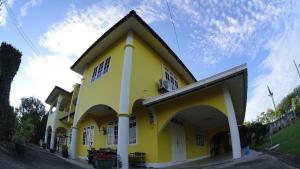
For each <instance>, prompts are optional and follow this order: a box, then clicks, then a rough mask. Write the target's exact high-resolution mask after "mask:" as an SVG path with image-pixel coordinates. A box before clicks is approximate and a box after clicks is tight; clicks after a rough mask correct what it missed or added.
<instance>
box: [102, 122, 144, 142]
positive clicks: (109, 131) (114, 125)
mask: <svg viewBox="0 0 300 169" xmlns="http://www.w3.org/2000/svg"><path fill="white" fill-rule="evenodd" d="M133 120H135V143H130V123H132V121H133ZM118 129H119V126H118V120H116V121H110V122H108V123H107V128H106V145H108V146H115V145H117V144H118ZM128 130H129V135H128V137H129V138H128V140H129V145H136V144H137V142H138V128H137V120H136V116H132V117H131V118H130V119H129V128H128Z"/></svg>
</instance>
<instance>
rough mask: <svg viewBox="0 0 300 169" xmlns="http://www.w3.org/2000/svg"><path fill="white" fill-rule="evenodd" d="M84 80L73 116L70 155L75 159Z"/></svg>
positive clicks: (82, 80)
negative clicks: (77, 118) (78, 115)
mask: <svg viewBox="0 0 300 169" xmlns="http://www.w3.org/2000/svg"><path fill="white" fill-rule="evenodd" d="M85 75H86V71H84V73H83V77H85ZM83 82H84V78H82V79H81V84H80V87H79V91H78V96H77V100H76V107H75V114H74V118H73V127H72V138H71V148H70V157H71V159H74V160H75V159H76V157H77V156H76V153H77V133H78V129H77V121H76V117H77V114H78V111H79V103H80V96H81V91H82V88H83Z"/></svg>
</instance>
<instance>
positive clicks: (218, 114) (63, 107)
mask: <svg viewBox="0 0 300 169" xmlns="http://www.w3.org/2000/svg"><path fill="white" fill-rule="evenodd" d="M71 69H72V70H73V71H75V72H76V73H78V74H80V75H82V82H81V84H76V85H75V86H74V90H73V91H72V92H68V91H65V90H64V89H61V88H59V87H55V88H54V89H53V91H52V92H51V93H50V95H49V97H48V98H47V100H46V103H48V104H49V105H51V108H50V112H49V117H48V122H47V129H46V135H45V142H47V143H48V145H49V147H50V149H54V148H55V147H56V145H60V144H66V145H68V146H69V151H70V154H71V158H73V159H76V158H86V156H87V150H88V149H90V148H91V147H94V148H96V149H98V148H107V147H111V148H114V149H117V153H118V155H120V158H121V162H122V168H128V153H130V152H144V153H146V164H147V166H153V167H165V166H171V165H174V164H179V163H183V162H187V161H193V160H197V159H202V158H207V157H210V156H212V155H215V154H219V153H222V152H224V151H226V150H228V149H229V150H232V154H233V158H240V157H241V144H240V137H239V131H238V125H239V124H242V123H243V121H244V117H245V107H246V98H247V67H246V65H241V66H238V67H235V68H232V69H230V70H227V71H225V72H222V73H219V74H216V75H214V76H211V77H209V78H206V79H203V80H199V81H197V80H196V79H195V77H194V76H193V75H192V74H191V72H190V71H189V70H188V69H187V68H186V66H185V65H184V64H183V63H182V62H181V61H180V59H179V58H178V57H177V56H176V54H175V53H174V52H173V51H172V50H171V49H170V48H169V47H168V45H167V44H166V43H165V42H164V41H163V40H162V39H161V38H160V37H159V36H158V35H157V34H156V33H155V32H154V31H153V30H152V29H151V28H150V26H148V25H147V24H146V23H145V22H144V21H143V20H142V19H141V18H140V17H139V16H138V15H137V14H136V13H135V12H134V11H131V12H130V13H129V14H128V15H126V16H125V17H124V18H123V19H121V20H120V21H119V22H118V23H116V24H115V25H114V26H113V27H112V28H110V29H109V30H108V31H107V32H106V33H104V34H103V35H102V36H101V37H100V38H99V39H98V40H97V41H96V42H95V43H94V44H92V46H90V47H89V48H88V49H87V50H86V51H85V52H84V53H83V54H82V56H81V57H80V58H79V59H78V60H77V61H76V62H75V63H74V64H73V65H72V66H71ZM54 107H55V110H54ZM57 138H58V141H55V140H56V139H57ZM228 147H229V148H228Z"/></svg>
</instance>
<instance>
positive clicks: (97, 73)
mask: <svg viewBox="0 0 300 169" xmlns="http://www.w3.org/2000/svg"><path fill="white" fill-rule="evenodd" d="M110 60H111V56H110V57H108V58H107V59H105V60H104V61H103V62H101V63H100V64H99V65H97V66H96V67H95V68H94V72H93V75H92V78H91V82H93V81H95V80H97V79H99V78H100V77H101V76H103V75H105V74H106V73H107V72H108V70H109V64H110Z"/></svg>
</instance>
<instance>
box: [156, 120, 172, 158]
mask: <svg viewBox="0 0 300 169" xmlns="http://www.w3.org/2000/svg"><path fill="white" fill-rule="evenodd" d="M171 139H172V135H171V128H170V126H169V125H167V126H166V127H165V128H164V129H163V130H162V131H161V132H160V133H159V134H158V147H157V148H158V154H157V155H158V159H157V161H158V162H170V161H172V146H171V143H172V142H171Z"/></svg>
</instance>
